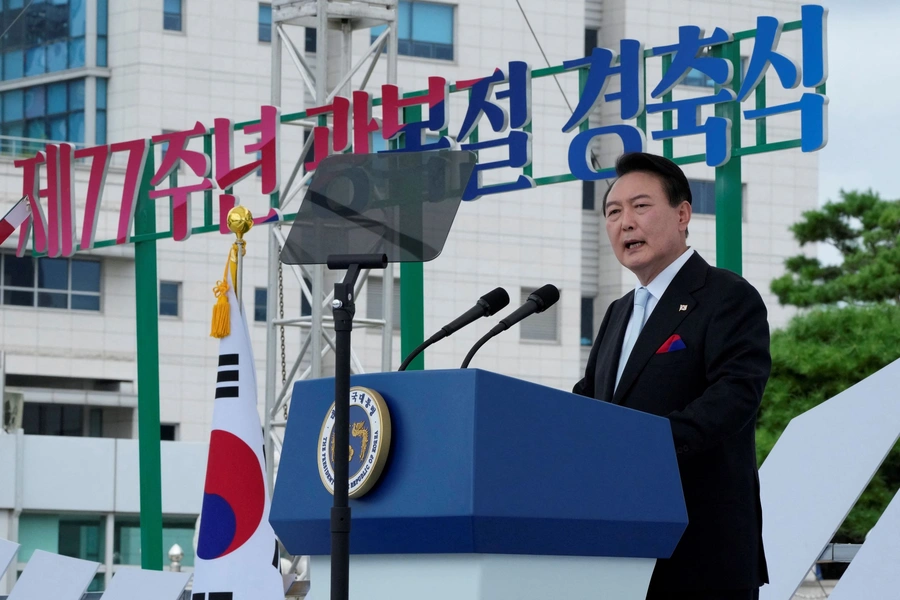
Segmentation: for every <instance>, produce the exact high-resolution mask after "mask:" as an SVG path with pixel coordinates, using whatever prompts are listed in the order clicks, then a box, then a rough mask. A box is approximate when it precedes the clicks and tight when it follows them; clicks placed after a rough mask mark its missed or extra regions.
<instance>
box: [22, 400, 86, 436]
mask: <svg viewBox="0 0 900 600" xmlns="http://www.w3.org/2000/svg"><path fill="white" fill-rule="evenodd" d="M22 429H24V430H25V434H26V435H61V436H73V437H82V436H83V435H84V406H83V405H81V404H44V403H38V402H26V403H25V412H24V413H23V414H22Z"/></svg>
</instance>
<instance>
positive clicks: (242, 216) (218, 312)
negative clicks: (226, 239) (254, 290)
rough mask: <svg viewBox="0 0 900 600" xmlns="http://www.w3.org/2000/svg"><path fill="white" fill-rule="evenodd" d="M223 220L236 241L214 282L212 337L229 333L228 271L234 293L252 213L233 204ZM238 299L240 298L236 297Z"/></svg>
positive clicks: (220, 336) (236, 288) (222, 336)
mask: <svg viewBox="0 0 900 600" xmlns="http://www.w3.org/2000/svg"><path fill="white" fill-rule="evenodd" d="M225 222H226V223H227V225H228V229H230V230H231V231H232V232H233V233H234V234H235V235H236V236H237V241H236V242H235V243H234V244H232V245H231V250H230V251H229V253H228V261H227V262H226V263H225V273H223V274H222V279H221V280H220V281H217V282H216V285H215V287H214V288H213V293H214V294H215V295H216V304H215V306H213V316H212V327H211V328H210V332H209V335H211V336H212V337H214V338H219V339H221V338H224V337H225V336H227V335H229V334H230V333H231V307H230V306H229V304H228V271H229V269H230V270H231V285H233V286H234V289H235V293H237V290H238V289H239V288H238V287H237V286H238V277H239V274H238V263H239V262H240V259H241V258H242V257H243V256H244V254H245V253H246V248H245V244H246V242H245V241H244V234H245V233H247V232H248V231H250V228H251V227H253V215H252V214H250V211H249V210H247V208H246V207H243V206H235V207H234V208H232V209H231V210H229V211H228V216H227V217H226V220H225ZM238 300H239V301H240V298H239V299H238Z"/></svg>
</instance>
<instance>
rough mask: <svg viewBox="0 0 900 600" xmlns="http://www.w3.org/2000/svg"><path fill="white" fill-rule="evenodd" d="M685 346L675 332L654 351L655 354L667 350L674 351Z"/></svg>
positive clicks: (664, 352)
mask: <svg viewBox="0 0 900 600" xmlns="http://www.w3.org/2000/svg"><path fill="white" fill-rule="evenodd" d="M685 348H687V346H685V345H684V341H683V340H682V339H681V336H680V335H678V334H677V333H676V334H675V335H673V336H672V337H670V338H669V339H667V340H666V342H665V343H664V344H663V345H662V346H660V347H659V350H657V351H656V353H657V354H666V353H667V352H675V351H676V350H684V349H685Z"/></svg>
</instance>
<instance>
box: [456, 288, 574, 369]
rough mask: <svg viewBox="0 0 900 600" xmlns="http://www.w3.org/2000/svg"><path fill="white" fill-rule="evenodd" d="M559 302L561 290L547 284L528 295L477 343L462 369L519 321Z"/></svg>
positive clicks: (470, 351)
mask: <svg viewBox="0 0 900 600" xmlns="http://www.w3.org/2000/svg"><path fill="white" fill-rule="evenodd" d="M558 300H559V290H558V289H557V287H556V286H555V285H551V284H549V283H548V284H547V285H545V286H542V287H540V288H538V289H536V290H535V291H533V292H532V293H531V294H529V295H528V299H527V300H525V303H524V304H523V305H522V306H520V307H519V308H517V309H516V310H514V311H513V312H512V313H510V314H509V315H508V316H507V317H505V318H504V319H502V320H501V321H500V322H499V323H497V324H496V325H494V327H493V328H492V329H491V330H490V331H489V332H487V333H486V334H485V335H484V336H483V337H482V338H481V339H480V340H478V341H477V342H475V345H474V346H472V349H471V350H469V353H468V354H467V355H466V358H465V360H463V363H462V365H461V366H460V368H461V369H465V368H467V367H468V366H469V363H470V362H471V361H472V358H473V357H474V356H475V353H476V352H478V350H480V349H481V347H482V346H484V345H485V344H486V343H487V342H488V340H490V339H491V338H493V337H494V336H497V335H499V334H501V333H503V332H504V331H506V330H507V329H509V328H510V327H512V326H513V325H515V324H516V323H518V322H519V321H521V320H523V319H525V318H527V317H529V316H531V315H533V314H534V313H540V312H544V311H545V310H547V309H548V308H550V307H551V306H553V305H554V304H556V303H557V301H558Z"/></svg>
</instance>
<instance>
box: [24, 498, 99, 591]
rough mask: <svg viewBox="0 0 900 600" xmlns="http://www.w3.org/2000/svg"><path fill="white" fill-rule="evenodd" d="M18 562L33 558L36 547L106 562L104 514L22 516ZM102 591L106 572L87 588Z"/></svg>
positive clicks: (73, 556)
mask: <svg viewBox="0 0 900 600" xmlns="http://www.w3.org/2000/svg"><path fill="white" fill-rule="evenodd" d="M19 543H20V544H21V547H20V548H19V558H18V561H19V564H22V563H26V562H28V561H29V560H31V557H32V555H33V554H34V551H35V550H44V551H45V552H52V553H53V554H61V555H62V556H70V557H72V558H80V559H82V560H90V561H93V562H99V563H102V562H104V560H105V558H106V517H105V515H98V514H95V515H54V514H29V513H24V514H22V515H21V516H20V517H19ZM101 590H103V574H102V573H101V574H100V576H99V577H94V580H93V581H92V582H91V584H90V586H89V587H88V589H87V591H89V592H96V591H101Z"/></svg>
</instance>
